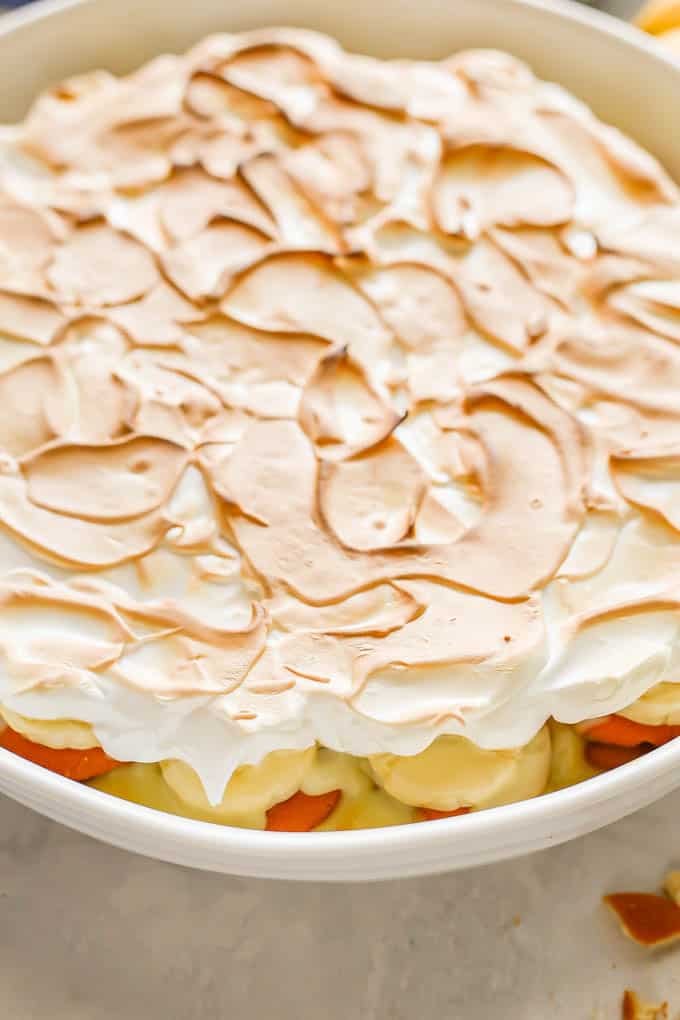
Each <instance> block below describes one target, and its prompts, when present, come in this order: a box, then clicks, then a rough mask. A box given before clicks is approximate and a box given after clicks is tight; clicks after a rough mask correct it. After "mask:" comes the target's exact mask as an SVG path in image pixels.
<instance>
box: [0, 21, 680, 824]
mask: <svg viewBox="0 0 680 1020" xmlns="http://www.w3.org/2000/svg"><path fill="white" fill-rule="evenodd" d="M2 145H3V151H2V158H1V159H0V331H1V332H0V403H1V404H2V407H3V412H4V413H3V414H2V415H0V600H1V602H2V607H3V611H2V614H0V663H1V668H0V702H2V705H3V706H4V709H3V711H4V710H6V712H7V713H8V715H7V717H8V718H18V717H23V718H25V719H28V720H31V721H32V725H33V726H34V728H35V732H38V731H39V727H40V723H41V721H48V720H71V721H72V723H73V726H77V725H80V726H85V727H91V729H90V728H88V729H86V732H87V734H88V738H87V739H88V740H89V739H91V740H92V741H98V742H99V743H101V744H102V745H103V747H104V748H105V750H106V751H107V752H108V753H109V754H110V755H111V756H112V757H114V758H116V759H118V760H126V759H127V760H132V761H136V762H158V761H163V760H173V761H176V762H181V763H183V766H181V765H176V766H175V765H174V766H173V768H176V769H181V768H182V767H184V766H191V767H192V768H193V769H194V770H195V772H197V773H198V775H199V777H200V779H201V781H202V782H203V784H204V786H205V790H206V793H207V795H208V797H209V798H210V800H211V801H212V802H213V803H219V802H221V799H222V795H223V792H224V788H225V784H226V783H227V782H228V780H229V778H230V776H231V775H232V773H233V771H234V769H236V768H238V766H240V765H244V764H257V763H258V762H260V761H261V760H262V759H263V758H264V757H265V756H266V755H267V754H269V753H270V752H272V751H284V750H285V751H293V750H295V751H304V750H305V749H306V748H310V747H312V745H314V744H316V743H321V744H324V745H325V746H326V747H328V748H331V749H333V750H337V751H348V752H351V753H352V754H356V755H371V756H374V755H378V756H380V755H383V756H384V755H387V756H390V755H396V756H404V755H416V754H418V753H419V752H422V751H424V749H426V748H428V747H429V746H430V745H433V741H435V739H436V738H437V737H440V736H446V737H447V738H451V739H458V740H460V739H461V738H466V739H467V740H468V741H472V742H473V743H474V744H477V745H479V746H480V747H481V748H483V749H490V748H496V749H513V748H518V747H523V746H525V745H527V744H529V742H530V741H531V740H532V739H534V738H535V739H538V740H540V739H542V737H541V736H540V734H541V733H543V735H544V736H545V731H542V727H543V725H544V723H545V721H546V719H547V718H549V717H550V716H554V717H555V718H556V719H558V720H563V721H565V722H571V721H579V720H582V719H585V718H589V717H593V716H601V715H603V714H606V713H608V712H616V711H619V710H621V709H626V708H627V706H630V705H631V703H632V702H634V701H635V700H636V699H637V698H639V697H640V696H642V695H645V694H646V693H647V692H649V691H650V690H651V689H652V688H653V687H655V685H657V684H661V685H663V686H661V687H659V688H657V689H658V690H661V691H662V692H667V689H668V687H669V686H670V685H671V684H673V683H676V682H677V679H678V675H679V674H678V672H677V662H678V648H679V647H680V646H679V641H680V618H679V617H678V607H679V606H680V596H679V594H678V585H677V570H678V566H679V565H680V538H679V537H678V535H679V532H680V516H679V515H678V512H677V509H676V503H677V498H676V496H677V493H676V489H678V486H679V485H680V461H679V460H678V458H679V457H680V441H679V440H678V434H679V432H678V430H679V429H680V400H679V398H678V393H679V392H680V355H679V354H678V347H677V343H678V341H680V326H679V325H678V323H679V322H680V313H679V309H680V296H679V295H680V290H679V288H680V257H679V256H678V238H680V196H679V195H678V192H677V189H676V188H675V186H674V184H673V183H672V182H671V181H670V180H669V178H668V177H667V175H666V174H665V173H664V171H663V170H662V169H661V167H659V166H658V164H657V163H656V162H655V160H654V159H653V158H652V157H651V156H649V155H648V154H647V153H644V152H642V151H641V150H640V149H638V147H637V146H636V145H635V144H634V143H633V142H632V141H629V140H628V139H626V138H624V137H623V136H622V135H620V134H619V133H618V132H617V131H615V130H614V129H613V128H609V127H607V126H605V125H602V124H600V123H599V122H598V121H597V120H596V119H595V118H594V117H593V115H592V114H591V113H590V112H589V111H588V110H587V109H586V108H585V107H584V106H583V105H582V104H581V103H579V102H577V101H576V100H575V99H573V98H572V97H570V96H569V95H567V94H566V93H565V92H563V91H562V90H561V89H560V88H558V87H557V86H555V85H551V84H546V83H543V82H540V81H537V80H536V79H535V78H534V77H533V75H532V74H531V72H530V71H529V69H528V68H526V67H525V66H524V65H522V64H520V63H519V62H518V61H516V60H514V59H513V58H512V57H509V56H506V55H504V54H499V53H493V52H484V51H473V52H469V53H464V54H459V55H457V56H456V57H454V58H452V59H450V60H447V61H443V62H441V63H432V64H426V63H422V62H414V61H398V62H394V63H383V62H380V61H377V60H373V59H369V58H366V57H356V56H352V55H349V54H346V53H344V52H343V51H342V50H341V49H340V47H339V46H338V45H337V44H336V43H334V42H332V41H331V40H329V39H326V38H325V37H323V36H319V35H317V34H315V33H309V32H302V31H298V30H291V29H275V30H266V31H264V30H263V31H258V32H254V33H249V34H244V35H240V36H213V37H211V38H210V39H207V40H205V41H204V42H203V43H201V44H199V45H198V46H196V47H195V48H194V49H193V50H191V51H190V52H189V53H187V54H186V55H184V56H179V57H162V58H159V59H157V60H155V61H153V62H151V63H150V64H149V65H147V66H146V67H144V68H142V69H141V70H140V71H138V72H136V73H135V74H133V75H131V76H129V77H128V78H124V79H117V78H115V77H113V76H112V75H108V74H104V73H97V74H88V75H84V76H81V77H79V78H76V79H71V80H69V81H67V82H64V83H62V84H61V85H60V86H58V87H56V88H54V89H52V90H51V91H50V92H48V93H45V94H44V95H43V96H42V97H40V98H39V99H38V100H37V101H36V103H35V104H34V106H33V109H32V110H31V112H30V113H29V115H28V117H27V119H26V121H25V122H24V124H23V125H21V126H19V127H17V128H16V129H12V130H8V131H6V132H5V134H4V135H3V143H2ZM650 698H652V696H651V695H650ZM648 700H650V699H649V698H648ZM663 700H664V705H663V706H662V709H663V712H662V714H663V713H664V712H666V711H667V705H666V702H668V704H671V703H672V701H673V699H672V698H670V697H666V695H665V694H664V699H663ZM650 703H651V702H650ZM664 706H666V707H664ZM659 711H661V709H659ZM668 711H670V709H669V710H668ZM537 734H538V735H539V736H537ZM90 735H91V736H90ZM437 746H439V747H442V746H449V745H446V744H441V745H437ZM451 746H453V745H451ZM456 746H458V745H456ZM461 746H462V745H461ZM466 746H467V745H466ZM433 753H435V752H434V751H433ZM516 753H518V752H515V751H510V750H508V754H509V755H510V758H508V760H510V759H511V758H512V756H513V755H515V754H516ZM512 760H513V761H514V758H513V759H512ZM375 761H378V762H380V761H383V762H385V761H387V762H391V761H392V759H391V758H389V757H386V758H376V759H375ZM414 761H415V759H414ZM415 764H416V765H417V761H415ZM390 768H391V766H390ZM513 768H514V766H513ZM189 774H190V775H193V773H189ZM395 775H396V773H395ZM291 789H292V786H291ZM461 796H462V794H461ZM464 800H465V798H464V797H462V801H461V797H459V796H458V793H457V792H456V794H455V796H453V795H451V796H449V795H448V793H447V795H446V797H445V798H443V799H442V800H441V805H443V806H444V807H446V808H450V807H451V805H452V804H454V803H455V804H456V805H457V804H458V803H459V802H463V801H464ZM494 802H499V801H498V798H497V799H496V800H495V801H494ZM441 805H440V803H439V801H437V804H436V805H434V806H441Z"/></svg>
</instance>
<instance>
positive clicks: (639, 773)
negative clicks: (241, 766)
mask: <svg viewBox="0 0 680 1020" xmlns="http://www.w3.org/2000/svg"><path fill="white" fill-rule="evenodd" d="M98 2H99V0H35V2H34V3H32V4H30V5H29V6H28V7H26V8H20V9H15V10H12V11H10V12H7V13H4V14H3V15H2V18H1V19H0V38H4V37H6V36H8V35H11V34H13V33H14V32H16V31H17V30H19V29H25V28H27V27H30V26H31V25H33V24H36V23H39V22H42V21H45V20H46V19H50V18H51V17H53V16H55V15H58V14H60V13H63V12H66V11H68V10H72V9H78V8H88V7H93V6H95V5H96V4H97V3H98ZM485 2H486V5H487V7H488V8H490V9H492V8H494V7H496V8H502V9H503V16H505V17H512V13H513V9H516V10H524V11H527V10H528V11H537V12H540V13H541V14H543V15H547V16H548V18H553V19H555V21H557V22H559V21H564V20H567V21H569V22H571V23H572V24H573V25H576V26H579V27H581V28H582V29H584V30H589V31H591V32H596V33H598V34H599V35H601V36H606V37H608V38H609V39H610V40H616V41H617V42H618V43H619V44H623V45H624V46H626V47H628V48H629V49H631V50H634V51H636V52H640V51H643V52H645V53H646V54H647V55H648V56H649V57H651V58H652V59H653V60H654V61H655V62H657V63H659V64H662V65H666V67H667V69H668V70H670V71H671V73H672V76H673V77H675V79H676V82H677V86H678V92H679V93H680V63H678V62H677V61H676V60H675V59H674V58H673V57H672V56H671V55H668V54H666V53H664V52H663V50H662V49H661V47H660V46H659V45H658V43H656V42H654V40H653V39H652V38H651V37H649V36H647V35H645V34H644V33H642V32H641V31H639V30H638V29H637V28H635V27H634V26H632V25H630V24H627V23H626V22H623V21H619V20H617V19H615V18H613V17H611V16H609V15H607V14H605V13H603V12H601V11H597V10H593V9H592V8H589V7H585V6H582V5H580V4H573V3H568V2H567V0H485ZM674 769H675V770H677V774H678V779H677V785H680V738H679V739H677V740H675V741H673V742H671V743H669V744H667V745H666V746H664V747H661V748H658V749H656V750H654V751H653V752H651V753H650V754H648V755H645V756H643V757H642V758H639V759H637V760H635V761H633V762H630V763H628V764H626V765H623V766H621V767H620V768H618V769H615V770H613V771H611V772H607V773H603V774H601V775H599V776H596V777H594V778H592V779H589V780H586V781H585V782H583V783H580V784H578V785H576V786H571V787H568V788H566V789H563V790H559V791H556V792H553V793H548V794H543V795H541V796H540V797H536V798H534V799H532V800H525V801H519V802H516V803H513V804H508V805H505V806H503V807H496V808H488V809H486V810H484V811H480V812H475V813H471V814H469V815H466V816H461V817H457V818H444V819H440V820H437V821H436V822H430V823H429V824H426V825H424V824H421V823H411V824H405V825H397V826H391V827H387V828H378V829H358V830H352V831H339V832H337V831H332V832H311V833H282V832H267V831H264V832H263V831H259V830H251V829H243V828H237V827H233V826H227V825H220V824H216V823H212V822H203V821H197V820H194V819H189V818H183V817H181V816H177V815H171V814H167V813H165V812H163V811H159V810H156V809H153V808H149V807H145V806H143V805H139V804H136V803H134V802H131V801H126V800H122V799H119V798H117V797H115V796H112V795H109V794H105V793H102V792H101V791H99V790H96V789H92V788H90V787H87V786H84V785H82V784H79V783H74V782H72V781H71V780H67V779H64V778H63V777H61V776H58V775H56V774H54V773H51V772H49V771H47V770H45V769H43V768H41V767H40V766H37V765H35V764H33V763H32V762H29V761H26V760H24V759H22V758H20V757H18V756H16V755H14V754H12V753H11V752H9V751H6V750H4V749H2V748H0V787H2V788H3V789H5V790H6V791H7V792H10V789H11V791H12V792H11V793H10V795H11V796H13V797H14V799H17V800H20V801H21V800H24V802H26V803H29V804H31V806H33V807H35V808H36V809H37V810H39V811H40V812H41V813H43V814H46V815H50V816H51V817H54V818H59V819H60V820H63V821H65V822H66V824H70V825H72V827H74V828H79V829H81V830H82V831H85V832H87V833H88V834H90V835H92V836H95V837H97V838H100V839H104V840H106V841H107V842H109V843H118V845H119V846H126V845H128V844H131V843H132V844H134V845H135V848H136V849H139V848H141V847H143V846H144V845H145V844H146V845H147V846H150V845H151V844H153V843H157V844H158V850H155V849H154V850H151V849H146V850H144V849H142V852H147V853H153V855H154V856H157V857H159V858H161V859H165V860H178V859H184V860H187V859H189V858H190V857H194V856H199V857H200V854H201V852H203V853H204V854H205V860H208V858H214V857H215V856H216V855H217V856H219V857H221V858H223V860H224V862H225V864H228V863H229V862H230V861H231V860H232V859H234V857H235V855H238V856H239V857H241V858H245V857H248V856H249V855H250V856H252V859H253V862H254V863H253V868H252V871H251V872H250V873H252V874H262V875H266V874H269V875H272V874H274V873H275V872H276V871H277V867H276V865H277V863H280V861H281V860H282V858H283V857H284V856H285V855H287V854H294V856H295V868H294V869H292V872H291V874H292V873H293V872H294V877H300V878H302V877H305V875H304V872H305V869H306V868H310V869H311V870H312V871H314V872H315V875H314V877H318V872H319V871H323V872H324V873H328V877H330V878H333V877H334V868H335V866H336V865H337V864H339V862H340V861H341V860H344V859H346V858H347V857H348V856H349V855H351V856H352V857H353V858H354V859H356V860H357V862H359V861H360V859H362V860H365V859H367V858H372V857H374V855H375V854H376V853H381V852H382V853H388V854H389V853H390V852H393V853H395V855H397V852H398V856H399V857H404V858H405V857H406V855H407V854H408V852H409V851H411V852H412V854H411V859H412V860H413V859H416V858H417V857H418V856H419V854H420V851H421V850H422V849H423V848H424V847H428V848H430V849H436V848H441V850H442V851H444V850H445V849H446V848H447V847H448V848H452V847H453V845H454V843H455V842H457V840H458V839H460V841H461V842H469V843H470V845H477V846H481V845H485V844H486V845H489V846H493V845H494V844H496V845H497V846H499V847H500V850H499V852H498V854H497V856H499V857H500V856H503V847H504V846H510V845H513V841H512V840H511V839H510V836H511V834H512V833H514V834H516V833H517V832H518V831H525V832H526V833H527V836H529V834H530V833H532V832H534V833H535V832H537V831H538V827H539V826H540V830H541V832H542V833H543V837H542V839H543V842H544V843H545V842H549V841H554V842H559V841H562V840H563V839H566V838H569V837H568V836H564V835H563V834H562V835H559V836H557V837H554V836H553V837H552V838H549V836H548V835H546V834H549V833H550V832H553V831H554V830H555V829H557V830H559V829H560V823H564V822H567V821H568V820H569V819H573V818H574V817H575V816H584V815H586V814H591V816H592V814H593V812H596V811H597V808H598V806H599V805H602V804H604V803H605V802H609V801H612V800H614V799H618V800H624V799H628V798H631V797H632V795H633V794H634V791H636V790H638V789H640V788H643V787H645V788H647V790H648V791H649V790H651V788H652V787H653V785H654V782H655V780H658V779H661V778H662V777H663V776H667V775H669V774H670V773H671V772H672V771H673V770H674ZM18 791H22V793H21V794H19V795H17V796H15V794H17V793H18ZM26 791H30V792H28V793H27V792H26ZM652 799H655V798H654V797H653V796H652V797H649V800H652ZM624 813H625V809H624V810H623V811H621V812H620V814H624ZM608 821H609V819H608V818H605V819H604V821H600V822H599V823H598V822H597V821H596V822H595V824H590V823H588V826H589V831H590V830H592V829H594V828H597V827H598V824H600V825H603V824H606V823H607V822H608ZM114 828H115V829H116V833H117V834H116V835H114V834H112V832H113V830H114ZM576 828H577V827H576ZM504 836H505V837H506V838H505V840H504ZM513 852H515V853H517V852H521V850H514V851H513ZM322 855H323V857H324V863H323V867H321V866H320V863H319V862H320V857H321V856H322ZM255 862H256V863H255ZM194 866H197V867H205V868H210V867H213V866H214V862H213V864H211V863H200V862H194ZM453 866H455V861H454V862H453ZM224 870H229V869H228V868H225V869H224ZM233 870H234V873H237V872H238V869H237V868H234V869H233ZM387 870H388V871H389V870H390V869H387ZM422 870H423V871H425V870H427V871H434V870H436V868H434V867H433V868H423V869H422ZM417 872H418V869H417V868H413V867H411V868H410V869H409V867H404V868H402V869H399V868H394V869H392V873H417ZM241 873H242V874H246V873H248V869H246V868H242V869H241ZM356 877H357V878H361V877H362V876H361V875H360V874H358V875H357V876H356ZM369 877H372V876H369Z"/></svg>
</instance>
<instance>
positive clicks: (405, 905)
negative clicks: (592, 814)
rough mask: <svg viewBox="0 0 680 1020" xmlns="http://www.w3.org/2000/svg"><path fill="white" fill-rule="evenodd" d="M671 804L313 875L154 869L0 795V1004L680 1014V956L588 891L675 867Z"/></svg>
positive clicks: (99, 1019) (141, 1010)
mask: <svg viewBox="0 0 680 1020" xmlns="http://www.w3.org/2000/svg"><path fill="white" fill-rule="evenodd" d="M679 812H680V795H677V794H676V795H673V796H672V797H670V798H667V799H666V800H664V801H661V802H660V803H659V804H657V805H655V806H654V807H652V808H650V809H648V810H646V811H644V812H641V813H640V814H638V815H636V816H635V817H634V818H631V819H627V820H626V821H624V822H621V823H619V824H617V825H615V826H612V827H610V828H609V829H606V830H604V831H603V832H600V833H597V834H594V835H592V836H588V837H587V838H585V839H581V840H578V841H576V842H575V843H572V844H570V845H568V846H564V847H559V848H556V849H554V850H549V851H546V852H544V853H541V854H537V855H535V856H533V857H529V858H525V859H523V860H519V861H514V862H510V863H506V864H503V865H499V866H498V865H497V866H490V867H488V868H483V869H478V870H476V871H472V872H467V873H460V874H457V875H450V876H441V877H438V878H428V879H419V880H410V881H402V882H391V883H385V884H376V885H354V886H349V885H345V886H307V885H295V884H290V883H274V882H257V881H253V880H245V879H230V878H224V877H219V876H213V875H209V874H203V873H199V872H191V871H188V870H184V869H181V868H176V867H174V866H171V865H163V864H158V863H155V862H153V861H148V860H145V859H142V858H137V857H133V856H131V855H130V854H127V853H125V852H123V851H119V850H114V849H111V848H109V847H106V846H103V845H100V844H98V843H95V842H93V841H92V840H89V839H87V838H86V837H84V836H80V835H77V834H75V833H72V832H70V831H69V830H67V829H64V828H62V827H61V826H58V825H55V824H53V823H50V822H47V821H44V820H43V819H42V818H40V817H39V816H37V815H35V814H33V813H31V812H30V811H28V810H26V809H25V808H22V807H19V806H18V805H16V804H14V803H12V802H9V801H0V826H1V828H0V832H1V835H0V1016H1V1017H2V1018H3V1020H4V1018H7V1020H10V1018H11V1020H227V1018H228V1020H232V1018H234V1020H246V1018H247V1020H260V1018H262V1020H265V1018H266V1020H269V1018H276V1020H430V1018H436V1020H547V1018H548V1017H549V1018H550V1020H594V1018H598V1020H609V1018H611V1020H618V1017H619V1016H620V1012H619V1001H620V998H621V994H622V991H623V988H624V987H625V986H626V985H630V986H632V987H634V988H637V989H638V991H639V992H640V993H644V994H645V995H648V996H649V997H650V998H651V997H653V996H654V995H658V996H660V997H664V996H665V997H667V998H669V999H670V1000H671V1003H672V1004H673V1005H674V1008H675V1009H676V1010H677V1009H680V966H679V965H678V964H679V963H680V951H679V954H678V955H673V953H672V952H671V953H665V954H661V955H656V956H650V955H649V954H647V953H646V952H644V951H643V950H640V949H638V947H636V946H634V945H632V944H630V943H628V942H627V941H626V940H624V939H623V937H622V936H621V935H620V933H619V931H618V929H617V928H616V926H615V924H614V922H613V920H612V919H611V918H610V917H609V915H608V912H607V911H605V909H604V908H603V907H602V906H601V905H600V903H599V899H600V896H601V895H602V894H603V893H604V892H606V891H608V890H609V891H612V890H616V889H621V888H626V887H629V888H647V889H653V888H654V886H655V885H656V884H657V883H658V882H659V881H660V880H661V877H662V875H663V872H664V870H665V869H666V867H667V866H669V865H671V864H673V863H675V864H678V859H677V858H676V860H675V861H674V860H673V847H674V842H673V840H674V837H676V836H677V821H676V820H677V817H678V814H679ZM675 847H676V853H677V854H678V855H680V841H678V842H676V843H675ZM672 1016H675V1013H673V1014H672Z"/></svg>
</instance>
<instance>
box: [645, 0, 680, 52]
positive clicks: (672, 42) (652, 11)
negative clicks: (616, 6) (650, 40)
mask: <svg viewBox="0 0 680 1020" xmlns="http://www.w3.org/2000/svg"><path fill="white" fill-rule="evenodd" d="M635 24H636V25H637V26H638V28H641V29H642V30H643V31H644V32H649V33H650V34H651V35H655V36H657V38H658V39H659V42H661V43H663V45H664V46H668V47H669V49H672V50H674V51H675V52H676V53H677V54H678V55H680V0H649V2H648V3H646V4H645V5H644V7H643V8H642V10H641V11H640V12H639V14H638V15H637V17H636V18H635Z"/></svg>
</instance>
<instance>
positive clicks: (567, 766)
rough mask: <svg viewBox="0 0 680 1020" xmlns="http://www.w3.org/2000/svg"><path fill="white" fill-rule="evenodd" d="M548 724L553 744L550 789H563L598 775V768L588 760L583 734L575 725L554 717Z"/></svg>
mask: <svg viewBox="0 0 680 1020" xmlns="http://www.w3.org/2000/svg"><path fill="white" fill-rule="evenodd" d="M548 725H549V727H550V741H551V744H552V764H551V767H550V779H549V781H548V790H550V791H552V790H563V789H564V788H565V786H574V784H575V783H582V782H583V780H584V779H591V778H592V777H593V776H596V775H597V774H598V770H597V769H594V768H593V767H592V765H589V764H588V762H587V761H586V756H585V743H586V742H585V740H584V739H583V737H582V736H581V734H580V733H578V732H577V731H576V730H575V729H574V727H573V726H568V725H567V724H566V723H558V722H555V720H554V719H551V720H550V722H549V723H548Z"/></svg>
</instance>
